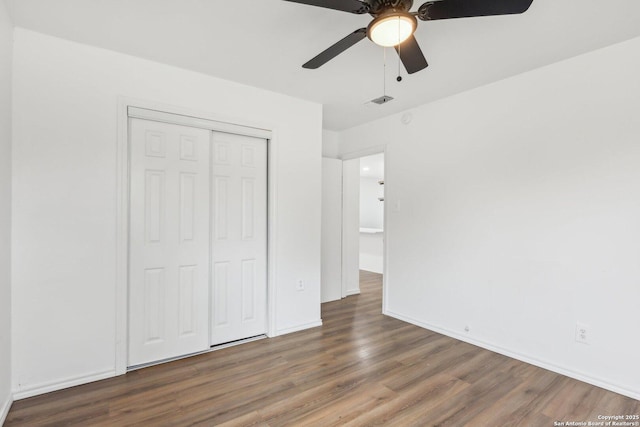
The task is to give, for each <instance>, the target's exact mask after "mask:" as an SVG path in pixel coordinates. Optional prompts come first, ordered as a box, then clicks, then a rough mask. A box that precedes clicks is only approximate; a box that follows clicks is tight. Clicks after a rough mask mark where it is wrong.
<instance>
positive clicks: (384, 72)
mask: <svg viewBox="0 0 640 427" xmlns="http://www.w3.org/2000/svg"><path fill="white" fill-rule="evenodd" d="M382 62H383V66H382V95H384V96H387V48H386V47H383V48H382Z"/></svg>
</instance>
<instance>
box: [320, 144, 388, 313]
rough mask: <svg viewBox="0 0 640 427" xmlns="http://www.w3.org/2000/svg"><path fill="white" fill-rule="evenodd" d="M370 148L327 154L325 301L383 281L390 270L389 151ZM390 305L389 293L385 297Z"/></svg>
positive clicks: (323, 272) (323, 299)
mask: <svg viewBox="0 0 640 427" xmlns="http://www.w3.org/2000/svg"><path fill="white" fill-rule="evenodd" d="M381 151H382V150H380V151H377V152H373V153H371V152H368V153H361V154H360V155H357V156H353V157H352V158H349V159H345V160H338V159H328V158H325V159H323V201H322V205H323V207H322V242H323V244H322V302H329V301H335V300H337V299H340V298H345V297H348V296H351V295H358V294H360V293H361V292H362V291H363V287H361V286H360V285H361V283H365V282H367V281H370V280H371V279H374V280H376V281H378V282H379V283H383V289H384V277H383V275H384V269H385V231H386V230H385V219H384V218H385V213H384V212H385V207H384V194H385V185H384V184H385V170H384V169H385V168H384V166H385V155H384V152H381ZM382 301H383V304H384V296H383V298H382Z"/></svg>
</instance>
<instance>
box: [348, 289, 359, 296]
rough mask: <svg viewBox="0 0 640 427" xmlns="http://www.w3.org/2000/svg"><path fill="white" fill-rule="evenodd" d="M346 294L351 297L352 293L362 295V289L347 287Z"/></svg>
mask: <svg viewBox="0 0 640 427" xmlns="http://www.w3.org/2000/svg"><path fill="white" fill-rule="evenodd" d="M344 294H345V295H344V296H345V297H350V296H351V295H360V289H347V290H346V291H345V293H344Z"/></svg>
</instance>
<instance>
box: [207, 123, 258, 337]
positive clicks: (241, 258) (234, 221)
mask: <svg viewBox="0 0 640 427" xmlns="http://www.w3.org/2000/svg"><path fill="white" fill-rule="evenodd" d="M212 150H213V153H212V188H211V194H212V197H213V198H212V201H211V208H212V216H211V230H212V233H211V234H212V252H211V273H212V277H211V280H212V288H211V290H212V292H211V308H212V311H211V344H212V345H216V344H222V343H227V342H230V341H235V340H238V339H242V338H248V337H253V336H256V335H261V334H264V333H266V331H267V313H266V307H267V141H266V140H264V139H258V138H252V137H247V136H240V135H232V134H228V133H218V132H214V133H213V145H212Z"/></svg>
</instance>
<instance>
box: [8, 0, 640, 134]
mask: <svg viewBox="0 0 640 427" xmlns="http://www.w3.org/2000/svg"><path fill="white" fill-rule="evenodd" d="M5 1H6V2H7V4H8V6H9V8H10V10H11V12H12V15H13V17H14V21H15V23H16V25H17V26H19V27H23V28H28V29H32V30H35V31H38V32H42V33H46V34H51V35H54V36H58V37H62V38H65V39H70V40H74V41H78V42H81V43H86V44H90V45H95V46H100V47H103V48H107V49H111V50H115V51H119V52H123V53H127V54H131V55H135V56H139V57H143V58H147V59H151V60H155V61H159V62H163V63H167V64H171V65H175V66H178V67H182V68H186V69H190V70H195V71H199V72H202V73H206V74H210V75H213V76H217V77H221V78H224V79H228V80H233V81H236V82H240V83H245V84H248V85H251V86H257V87H260V88H264V89H268V90H271V91H275V92H279V93H284V94H288V95H291V96H294V97H297V98H303V99H308V100H311V101H315V102H319V103H322V104H324V126H325V128H327V129H331V130H341V129H345V128H349V127H352V126H355V125H358V124H362V123H365V122H368V121H371V120H374V119H376V118H379V117H383V116H385V115H388V114H393V113H396V112H399V111H402V110H406V109H409V108H412V107H415V106H417V105H421V104H424V103H426V102H430V101H433V100H435V99H439V98H443V97H446V96H449V95H452V94H455V93H459V92H462V91H465V90H468V89H471V88H474V87H477V86H480V85H484V84H488V83H491V82H494V81H497V80H500V79H503V78H505V77H508V76H512V75H515V74H518V73H522V72H524V71H527V70H531V69H534V68H537V67H540V66H544V65H547V64H550V63H553V62H557V61H559V60H562V59H564V58H569V57H572V56H575V55H578V54H581V53H584V52H588V51H590V50H593V49H596V48H599V47H604V46H607V45H610V44H613V43H616V42H619V41H623V40H627V39H630V38H633V37H636V36H639V35H640V25H639V24H638V22H639V21H638V17H639V16H640V1H638V0H608V1H601V0H534V2H533V5H532V6H531V8H530V9H529V11H527V12H526V13H525V14H523V15H515V16H498V17H486V18H468V19H457V20H447V21H433V22H420V23H419V28H418V30H417V31H416V38H417V40H418V42H419V43H420V45H421V46H422V48H423V51H424V52H425V56H426V57H427V60H428V61H429V64H430V67H429V68H427V69H426V70H423V71H421V72H418V73H416V74H413V75H411V76H406V75H404V74H406V73H405V72H404V70H403V75H404V80H403V82H401V83H397V82H396V81H395V77H396V74H397V66H398V64H397V56H396V55H395V52H393V51H392V50H388V52H387V53H388V55H387V57H388V67H387V70H388V74H387V94H388V95H391V96H393V97H394V98H395V100H394V101H393V102H391V103H389V104H386V105H383V106H377V105H372V104H366V102H367V101H370V100H371V99H373V98H376V97H378V96H381V95H382V94H383V78H382V76H383V49H382V48H381V47H378V46H375V45H374V44H373V43H371V42H370V41H369V40H366V39H365V40H363V41H362V42H360V43H359V44H358V45H356V46H354V47H353V48H351V49H349V50H348V51H346V52H345V53H343V54H342V55H340V56H338V57H337V58H335V59H334V60H332V61H331V62H329V63H327V64H326V65H325V66H323V67H322V68H320V69H318V70H305V69H302V68H301V65H302V64H303V63H305V62H306V61H307V60H309V59H311V58H312V57H314V56H315V55H316V54H318V53H320V52H321V51H322V50H324V49H325V48H327V47H328V46H330V45H331V44H333V43H335V42H336V41H338V40H340V39H341V38H343V37H344V36H346V35H347V34H349V33H350V32H352V31H354V30H355V29H357V28H361V27H365V26H366V25H367V24H368V22H369V20H370V17H369V16H368V15H352V14H349V13H344V12H338V11H334V10H329V9H323V8H318V7H313V6H306V5H301V4H296V3H290V2H286V1H282V0H231V1H229V0H224V1H223V0H108V1H107V0H5ZM487 1H490V0H487ZM421 3H422V2H421V1H418V2H416V3H415V4H414V7H413V10H416V9H417V7H418V6H419V5H420V4H421Z"/></svg>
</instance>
